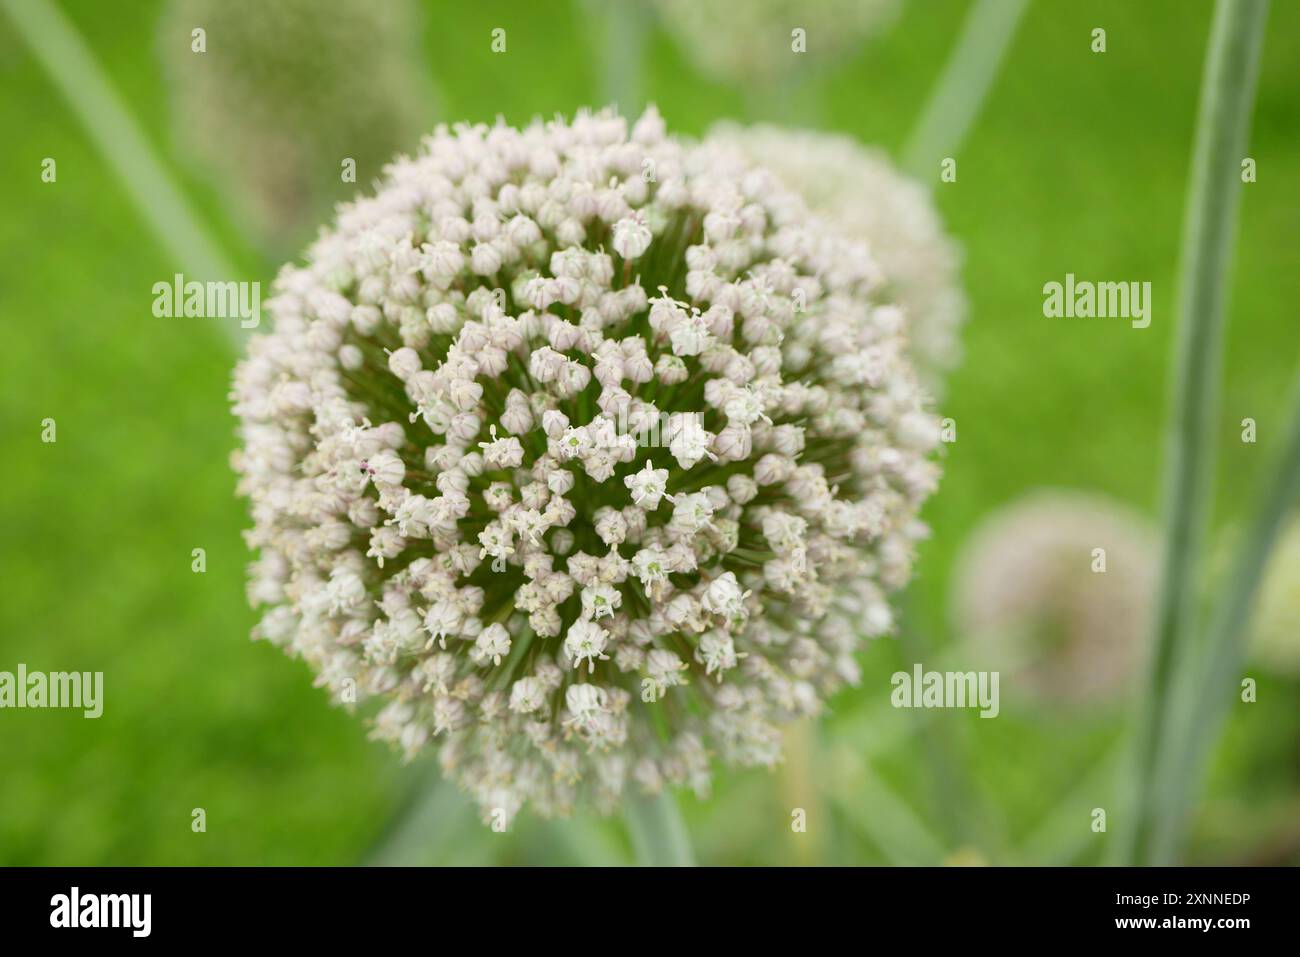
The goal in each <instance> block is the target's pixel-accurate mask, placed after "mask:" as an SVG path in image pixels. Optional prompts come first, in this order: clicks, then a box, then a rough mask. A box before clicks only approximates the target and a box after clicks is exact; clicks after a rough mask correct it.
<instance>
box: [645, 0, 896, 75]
mask: <svg viewBox="0 0 1300 957" xmlns="http://www.w3.org/2000/svg"><path fill="white" fill-rule="evenodd" d="M655 7H656V9H657V10H658V13H659V19H660V21H661V22H662V23H663V24H664V26H665V27H666V28H667V29H668V31H669V32H670V33H671V34H672V35H673V36H674V37H675V38H676V39H677V41H678V43H680V44H681V45H682V47H683V48H684V49H685V50H686V51H687V52H688V53H689V54H690V57H691V60H692V61H693V62H694V64H695V66H696V67H697V68H698V69H699V70H700V72H701V73H704V74H706V75H708V76H710V77H713V78H714V79H716V80H720V81H722V82H725V83H732V84H735V85H737V86H746V85H749V84H758V85H759V86H761V87H765V88H766V87H771V86H774V85H776V84H778V83H780V82H781V81H782V80H783V79H784V78H786V77H789V76H790V75H791V74H792V73H794V72H796V71H797V70H799V69H800V68H801V67H809V66H814V65H816V66H825V65H827V64H829V63H833V62H834V61H836V60H838V59H841V58H843V57H847V56H850V55H851V54H852V53H853V52H854V51H855V50H856V49H857V48H858V47H859V45H860V44H861V43H862V42H863V41H864V40H865V39H867V38H868V37H869V36H871V35H872V34H874V33H878V32H881V31H883V30H885V29H886V28H887V27H888V26H889V25H890V24H892V23H893V21H894V18H895V17H896V15H897V13H898V7H899V2H898V0H742V2H737V0H655Z"/></svg>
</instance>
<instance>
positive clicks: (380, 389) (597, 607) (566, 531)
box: [232, 109, 938, 816]
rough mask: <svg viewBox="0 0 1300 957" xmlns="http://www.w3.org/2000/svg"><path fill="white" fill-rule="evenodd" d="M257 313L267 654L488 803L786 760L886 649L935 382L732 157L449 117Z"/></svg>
mask: <svg viewBox="0 0 1300 957" xmlns="http://www.w3.org/2000/svg"><path fill="white" fill-rule="evenodd" d="M647 160H649V161H652V162H653V164H654V168H655V169H656V170H657V176H656V179H655V181H654V182H652V183H648V182H646V181H645V180H644V179H643V178H642V176H641V171H642V169H643V168H644V164H645V162H646V161H647ZM484 247H487V248H488V249H490V251H491V252H490V255H488V254H481V255H476V251H477V250H481V249H483V248H484ZM797 301H798V302H802V303H803V307H802V308H801V309H800V308H796V302H797ZM267 308H268V310H269V311H270V313H271V315H272V316H273V318H274V328H273V331H272V332H270V333H269V334H267V335H263V336H260V337H258V338H256V339H254V340H252V342H251V343H250V345H249V354H248V357H247V358H246V359H245V360H244V361H243V362H241V364H240V365H239V367H238V370H237V372H236V375H235V382H234V387H233V393H232V398H233V401H234V404H235V413H236V414H237V415H238V417H239V419H240V436H241V445H242V448H241V449H240V450H239V451H238V452H237V453H236V455H235V459H234V464H235V468H236V469H237V471H238V472H239V474H240V475H241V481H240V490H241V492H242V493H243V494H245V495H247V496H248V497H249V499H250V500H251V503H252V514H253V520H254V527H253V529H252V530H251V531H250V532H249V533H248V542H249V544H250V546H252V547H253V548H255V549H257V550H258V552H259V553H260V557H259V558H258V559H257V561H256V562H255V563H254V564H253V566H252V569H251V579H252V580H251V582H250V586H249V593H250V597H251V598H252V599H253V600H254V602H255V603H257V604H259V605H261V606H263V618H262V620H261V623H260V624H259V625H258V627H257V630H256V635H257V636H258V637H262V638H265V639H268V640H270V641H272V642H274V643H275V644H277V645H279V646H281V647H283V648H284V649H285V650H286V651H287V652H288V653H290V654H292V655H294V656H297V657H300V658H302V659H304V660H306V661H307V662H308V664H309V665H310V666H311V667H312V668H313V669H314V670H315V672H316V673H317V674H318V676H319V683H320V684H322V685H325V686H327V687H329V688H330V689H331V691H332V693H333V694H334V696H335V697H336V698H337V699H339V700H340V701H343V702H345V703H346V702H348V697H347V696H346V694H345V693H344V692H345V691H346V689H349V688H352V687H355V688H357V689H358V692H359V694H360V696H361V697H363V698H364V697H370V698H373V699H377V706H378V707H379V708H380V709H381V710H379V712H378V716H377V718H376V720H375V734H376V735H377V736H378V737H380V738H383V739H386V740H389V741H392V742H394V743H395V744H396V745H397V746H398V747H400V748H401V749H402V750H403V751H404V752H405V753H406V754H407V755H414V754H415V753H416V752H418V751H419V750H420V749H422V748H424V747H433V748H436V749H437V750H438V752H439V756H440V759H441V763H442V765H443V767H444V769H445V770H446V772H447V774H449V775H450V776H452V777H454V778H455V779H456V780H458V781H459V782H460V784H461V785H462V786H463V787H464V788H466V789H467V790H468V791H470V792H471V793H472V794H473V795H474V797H475V798H476V799H477V800H478V802H479V803H480V805H481V807H482V809H483V811H484V814H485V815H490V814H491V813H492V812H493V811H494V809H502V808H504V810H505V812H506V813H507V814H508V815H510V816H513V815H514V814H515V813H516V812H517V811H518V810H519V808H521V807H522V806H523V805H524V804H526V803H528V804H531V805H533V806H534V807H535V808H536V809H538V810H539V811H540V812H542V813H544V814H563V813H567V812H568V811H569V810H570V809H571V808H573V807H574V806H575V805H577V804H578V803H579V802H583V801H587V802H590V803H592V804H594V805H595V806H596V807H598V808H601V809H610V808H612V807H613V806H615V804H616V803H617V801H618V800H619V798H620V796H621V794H622V793H623V791H624V789H625V788H626V787H627V786H629V784H635V785H636V786H637V787H638V788H639V789H644V790H649V791H654V790H656V789H658V788H661V787H663V786H665V784H668V785H687V786H690V787H692V788H693V789H695V790H696V791H697V792H700V793H703V792H705V791H706V790H707V788H708V786H709V782H710V776H711V762H710V759H711V757H713V756H717V757H719V758H721V759H723V760H724V761H726V762H729V763H736V764H741V765H755V764H757V765H771V764H773V763H774V762H776V761H777V760H778V759H779V756H780V731H779V728H780V726H781V725H782V724H783V723H785V722H788V721H791V720H794V719H796V718H799V717H803V716H808V715H812V714H815V713H817V712H818V710H819V707H820V702H821V701H822V700H823V699H824V697H825V696H826V695H828V694H830V693H832V692H833V691H835V690H836V689H837V688H838V687H840V686H841V685H843V684H844V683H845V682H852V681H854V680H856V677H857V666H856V664H855V662H854V659H853V654H854V651H855V650H856V649H857V648H858V646H859V644H860V642H861V640H862V638H863V637H864V636H865V637H872V636H875V635H878V634H881V633H883V632H885V631H887V630H889V628H890V627H891V626H892V621H893V616H892V613H891V610H890V607H889V604H888V601H887V598H886V595H887V593H888V592H889V591H890V590H893V589H896V588H899V587H901V586H902V585H903V584H904V583H905V582H906V581H907V580H908V578H909V577H910V564H911V558H912V547H913V542H914V541H915V539H916V538H918V537H919V536H920V535H922V534H923V532H924V529H923V527H922V526H921V525H920V524H919V522H918V521H917V510H918V508H919V506H920V504H921V502H922V501H923V500H924V499H925V498H926V497H927V496H928V495H929V494H930V492H931V491H932V490H933V489H934V487H935V484H936V482H937V478H938V467H937V466H936V465H935V463H934V462H933V461H931V459H930V456H931V453H932V452H933V447H934V444H935V437H937V430H935V429H933V428H931V429H920V428H917V427H916V420H917V419H918V418H921V419H930V418H931V416H930V415H929V413H928V412H927V411H926V410H925V409H924V407H923V403H924V395H925V393H924V390H923V389H922V388H921V387H920V386H919V385H918V384H917V382H916V379H915V376H914V374H913V371H912V368H911V366H910V364H909V361H908V358H907V354H906V350H905V343H904V339H903V337H902V335H901V333H900V330H899V328H898V324H897V323H896V322H895V321H893V319H892V316H893V314H894V313H895V312H896V311H897V310H896V309H895V307H893V306H891V305H889V304H887V303H885V302H883V301H881V299H880V297H879V271H878V269H877V268H876V267H875V265H874V264H873V263H872V262H871V260H870V259H869V257H868V256H867V255H865V251H864V249H863V247H862V246H861V245H860V244H857V243H854V242H853V241H852V240H850V239H847V238H845V237H843V236H842V235H841V234H840V233H838V232H837V231H836V230H835V229H834V228H832V227H831V226H829V224H826V223H824V222H822V221H820V220H818V219H817V218H816V217H814V216H813V215H811V214H810V213H809V212H808V210H807V208H806V206H805V204H804V203H803V201H802V200H801V199H800V198H799V197H798V196H797V195H796V194H794V193H792V192H790V191H788V190H787V189H786V188H785V187H783V186H782V185H781V184H780V182H779V180H778V179H777V178H776V177H775V176H774V175H772V174H771V173H769V172H767V171H765V170H762V169H760V168H757V167H754V166H752V165H750V164H748V163H747V162H745V161H743V159H741V158H740V157H739V155H738V154H737V153H736V152H735V151H734V150H719V149H715V148H714V147H711V146H709V145H707V144H705V145H699V144H692V143H688V142H684V141H680V140H677V139H675V138H672V137H670V136H668V135H667V134H666V132H665V128H664V123H663V121H662V119H661V118H660V117H659V115H658V114H657V113H656V112H655V111H654V110H653V109H652V110H650V111H648V112H647V113H646V114H645V115H644V116H642V117H641V118H640V120H639V121H637V122H636V123H635V125H634V126H632V128H631V130H630V131H629V128H628V123H627V121H626V120H624V119H623V118H621V117H619V116H616V115H614V114H612V113H610V112H602V113H599V114H591V113H585V112H584V113H579V114H578V116H577V117H576V118H575V119H574V120H573V121H572V122H571V123H570V122H564V121H561V120H558V119H557V120H555V121H552V122H541V121H535V122H534V123H532V124H531V125H529V126H528V127H527V128H525V129H515V128H512V127H510V126H506V125H504V124H503V123H498V125H495V126H484V125H457V126H455V127H451V128H448V127H445V126H443V127H439V128H438V129H437V130H436V131H435V132H434V133H433V135H432V136H430V137H428V138H427V140H426V141H425V143H424V146H423V148H422V149H421V151H420V152H419V154H418V155H416V156H415V157H414V158H401V159H398V160H397V161H395V162H394V163H393V164H391V165H390V166H389V167H388V169H387V176H386V179H385V180H384V181H383V182H382V183H381V184H380V185H379V187H378V192H377V193H376V194H375V195H374V196H373V197H369V198H363V199H360V200H358V201H356V202H355V203H353V204H351V205H348V206H344V207H341V208H340V210H339V213H338V216H337V219H336V221H335V222H334V223H333V224H332V225H331V226H330V227H329V228H327V229H326V230H323V231H322V233H321V235H320V238H319V239H318V240H317V241H316V242H315V244H313V245H312V246H311V248H310V249H309V250H308V252H307V257H306V263H305V265H302V266H286V267H285V268H284V269H283V270H282V271H281V273H280V275H279V278H278V279H277V281H276V286H275V292H274V296H273V298H272V299H271V300H270V301H269V302H268V303H267ZM657 423H662V429H658V428H657V427H656V428H651V429H649V431H648V432H647V431H646V427H647V426H649V425H654V424H657ZM644 434H650V435H652V436H655V437H656V440H655V441H650V442H644V441H641V440H639V438H638V436H640V435H644ZM503 802H504V803H503Z"/></svg>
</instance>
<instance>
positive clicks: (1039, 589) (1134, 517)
mask: <svg viewBox="0 0 1300 957" xmlns="http://www.w3.org/2000/svg"><path fill="white" fill-rule="evenodd" d="M1157 541H1158V539H1157V536H1156V533H1155V531H1154V530H1153V529H1152V528H1151V527H1150V525H1149V523H1148V522H1147V521H1146V520H1145V519H1144V518H1143V517H1142V516H1141V515H1139V514H1137V513H1136V512H1134V511H1133V510H1131V509H1129V508H1128V507H1126V506H1124V505H1122V504H1120V503H1117V502H1114V501H1112V500H1110V499H1108V498H1106V497H1104V496H1098V495H1094V494H1090V493H1084V492H1073V491H1060V490H1055V489H1042V490H1038V491H1035V492H1032V493H1030V494H1028V495H1026V496H1024V497H1023V498H1021V499H1018V500H1016V501H1014V502H1012V503H1011V504H1009V505H1006V506H1003V507H1002V508H1000V509H998V510H996V511H994V512H993V513H992V514H991V515H989V516H988V517H987V518H986V519H985V520H984V521H983V522H982V523H981V524H980V526H979V527H978V528H976V530H975V531H974V532H973V533H972V535H971V536H970V538H969V539H968V540H967V542H966V544H965V545H964V546H963V547H962V551H961V553H960V554H959V555H958V557H957V562H956V565H955V568H954V572H953V576H954V577H953V599H952V607H951V613H952V622H953V629H954V631H956V632H957V633H958V634H960V635H962V636H963V637H964V638H965V639H967V640H968V641H970V642H972V643H975V644H977V645H980V646H983V647H984V648H987V649H988V650H990V651H991V652H993V653H994V655H995V656H997V660H996V661H995V662H993V664H995V665H997V666H1000V667H1002V668H1003V669H1004V670H1006V671H1008V672H1010V673H1012V674H1014V675H1016V678H1017V685H1018V687H1021V688H1023V689H1024V690H1025V691H1026V692H1028V694H1029V696H1031V697H1035V698H1038V699H1040V700H1042V701H1046V702H1052V703H1056V702H1067V703H1082V702H1088V701H1095V700H1098V699H1104V698H1107V697H1110V696H1113V695H1115V694H1116V693H1118V692H1120V691H1121V690H1123V687H1124V685H1125V683H1126V682H1127V681H1128V680H1129V679H1130V678H1131V677H1132V675H1133V673H1134V672H1135V670H1136V668H1137V667H1138V665H1139V664H1140V663H1141V661H1142V658H1143V649H1144V647H1145V646H1146V644H1147V641H1148V639H1149V630H1150V622H1151V617H1150V613H1151V604H1152V599H1153V596H1154V591H1155V581H1156V574H1157V571H1158V551H1159V549H1158V545H1157ZM1098 549H1101V550H1103V551H1102V552H1099V551H1098Z"/></svg>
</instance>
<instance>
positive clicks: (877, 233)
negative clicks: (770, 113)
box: [709, 123, 966, 393]
mask: <svg viewBox="0 0 1300 957" xmlns="http://www.w3.org/2000/svg"><path fill="white" fill-rule="evenodd" d="M709 138H710V139H712V140H715V141H718V142H724V143H730V144H733V145H735V146H736V147H738V148H739V149H742V150H744V151H745V153H746V154H748V155H749V156H750V157H752V158H753V159H754V160H755V161H756V162H761V163H763V165H765V166H766V167H767V168H768V169H770V170H772V171H773V172H775V173H776V174H777V175H779V176H780V177H781V179H782V180H783V181H784V182H785V184H786V185H787V186H789V187H790V188H791V189H793V190H795V191H797V192H798V193H799V195H801V196H802V197H803V198H804V199H805V200H806V201H807V203H808V205H809V207H810V208H811V209H812V210H813V211H814V212H816V213H818V214H819V215H821V216H825V217H826V218H827V219H830V220H832V221H833V222H835V223H836V224H837V225H838V226H840V227H841V228H842V229H843V230H844V231H845V232H847V233H849V234H850V235H852V236H855V237H858V238H860V239H862V240H864V241H865V242H866V243H867V245H868V247H869V248H870V250H871V254H872V256H874V257H875V259H876V261H877V262H879V263H880V266H881V269H882V270H884V274H885V276H886V278H887V280H888V288H887V290H886V294H887V295H888V297H889V298H891V299H893V300H894V301H895V302H897V303H898V304H899V305H900V306H902V307H903V310H904V312H905V314H906V320H907V326H908V332H907V335H908V344H909V349H910V351H911V354H912V358H913V361H914V362H915V363H916V366H917V371H918V373H919V374H920V376H921V379H922V381H923V382H924V383H925V385H926V386H927V387H928V388H929V389H931V391H933V392H935V393H938V392H940V391H942V389H941V385H942V377H943V373H946V372H947V371H949V370H950V369H951V368H952V367H953V366H955V365H956V364H957V361H958V359H959V358H960V356H961V348H960V341H959V339H958V336H959V334H960V332H961V326H962V324H963V323H964V322H965V321H966V297H965V295H964V293H963V292H962V289H961V283H960V279H959V275H958V274H959V272H960V268H961V258H962V257H961V250H960V249H959V248H958V246H957V244H956V243H955V242H954V241H953V240H952V239H951V238H950V237H949V236H948V234H947V232H946V231H945V229H944V226H943V222H942V220H940V218H939V214H938V211H937V210H936V209H935V207H934V202H933V201H932V200H931V198H930V194H929V192H928V191H927V190H926V189H925V188H924V187H922V186H921V185H920V184H919V183H917V182H915V181H914V180H912V179H909V178H908V177H906V176H904V175H903V174H902V173H901V172H899V171H898V170H897V169H896V168H895V167H894V165H893V164H892V163H891V162H890V161H889V158H888V157H887V156H886V155H885V154H884V152H883V151H881V150H874V149H867V148H866V147H863V146H861V145H860V144H858V143H857V142H856V141H855V140H853V139H852V138H851V137H848V136H841V135H837V134H834V133H819V132H814V131H811V130H792V129H783V128H781V127H777V126H756V127H749V128H746V127H741V126H737V125H735V124H732V123H721V124H718V125H717V126H715V127H714V128H713V130H712V131H711V133H710V137H709Z"/></svg>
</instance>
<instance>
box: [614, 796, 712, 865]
mask: <svg viewBox="0 0 1300 957" xmlns="http://www.w3.org/2000/svg"><path fill="white" fill-rule="evenodd" d="M623 813H624V817H625V818H626V820H627V830H628V834H629V836H630V837H631V838H632V850H633V852H634V853H635V854H636V861H637V864H638V865H640V866H641V867H694V866H695V853H694V851H692V850H691V837H690V834H688V833H687V831H686V823H685V822H684V821H683V820H682V812H681V810H680V809H678V807H677V801H676V799H674V798H673V795H672V793H671V792H669V791H668V790H666V789H665V790H663V791H661V792H660V793H659V794H658V795H657V796H655V797H649V798H643V797H632V798H629V799H628V800H627V802H626V804H625V806H624V812H623Z"/></svg>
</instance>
